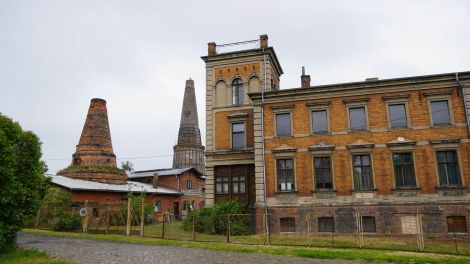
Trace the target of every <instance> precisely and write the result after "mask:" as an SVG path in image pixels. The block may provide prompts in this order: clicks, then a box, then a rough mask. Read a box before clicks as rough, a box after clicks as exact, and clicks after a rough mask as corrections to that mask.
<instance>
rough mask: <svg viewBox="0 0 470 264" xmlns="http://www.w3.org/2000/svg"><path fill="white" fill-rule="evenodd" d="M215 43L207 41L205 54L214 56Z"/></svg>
mask: <svg viewBox="0 0 470 264" xmlns="http://www.w3.org/2000/svg"><path fill="white" fill-rule="evenodd" d="M216 46H217V45H216V44H215V42H209V43H207V55H208V56H214V55H216V54H217V52H216V50H215V47H216Z"/></svg>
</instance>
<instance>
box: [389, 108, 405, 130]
mask: <svg viewBox="0 0 470 264" xmlns="http://www.w3.org/2000/svg"><path fill="white" fill-rule="evenodd" d="M388 116H389V119H390V127H391V128H404V127H408V122H407V118H406V108H405V104H393V105H388Z"/></svg>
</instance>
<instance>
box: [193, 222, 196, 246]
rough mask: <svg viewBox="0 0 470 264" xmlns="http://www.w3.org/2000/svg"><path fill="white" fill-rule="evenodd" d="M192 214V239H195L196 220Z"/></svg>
mask: <svg viewBox="0 0 470 264" xmlns="http://www.w3.org/2000/svg"><path fill="white" fill-rule="evenodd" d="M194 219H195V218H194V216H193V241H196V225H195V224H196V221H195V220H194Z"/></svg>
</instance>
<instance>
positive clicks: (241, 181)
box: [232, 176, 246, 194]
mask: <svg viewBox="0 0 470 264" xmlns="http://www.w3.org/2000/svg"><path fill="white" fill-rule="evenodd" d="M245 189H246V177H245V176H233V177H232V193H234V194H237V193H245Z"/></svg>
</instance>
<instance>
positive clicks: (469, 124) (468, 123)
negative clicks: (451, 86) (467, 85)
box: [455, 72, 470, 136]
mask: <svg viewBox="0 0 470 264" xmlns="http://www.w3.org/2000/svg"><path fill="white" fill-rule="evenodd" d="M455 81H456V82H457V84H458V85H459V86H460V90H461V91H462V92H461V93H460V94H461V95H462V99H463V105H464V108H465V120H466V121H467V130H468V131H467V132H468V135H469V136H470V121H469V120H468V117H469V113H468V105H467V100H466V99H465V94H464V90H463V84H462V83H461V82H460V80H459V73H458V72H456V73H455Z"/></svg>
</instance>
